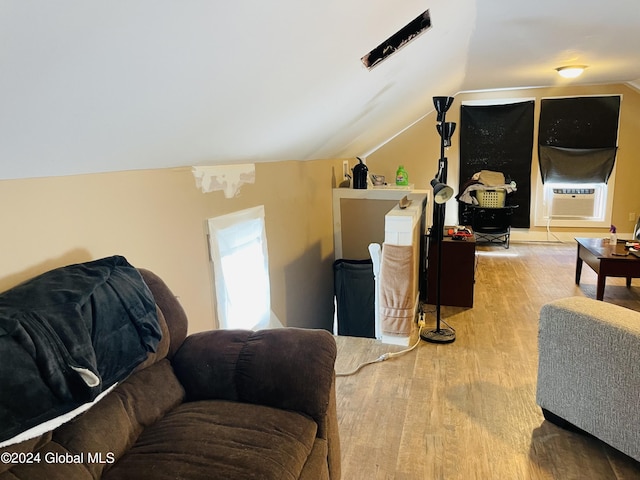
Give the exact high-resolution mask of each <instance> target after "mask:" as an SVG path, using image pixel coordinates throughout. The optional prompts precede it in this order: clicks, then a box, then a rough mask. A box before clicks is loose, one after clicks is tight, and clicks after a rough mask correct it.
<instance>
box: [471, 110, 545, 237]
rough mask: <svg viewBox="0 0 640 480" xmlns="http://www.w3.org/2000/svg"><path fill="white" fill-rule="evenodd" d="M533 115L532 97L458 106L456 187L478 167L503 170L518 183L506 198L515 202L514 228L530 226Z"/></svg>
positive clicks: (479, 168) (510, 179) (506, 175)
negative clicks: (458, 141)
mask: <svg viewBox="0 0 640 480" xmlns="http://www.w3.org/2000/svg"><path fill="white" fill-rule="evenodd" d="M533 119H534V102H533V101H524V102H517V103H509V104H503V105H479V106H478V105H462V106H461V107H460V185H459V188H460V189H461V190H462V188H463V187H464V185H465V183H467V182H468V181H469V179H470V178H471V176H472V175H474V174H475V173H477V172H479V171H480V170H493V171H497V172H502V173H504V175H505V178H506V179H507V182H510V181H515V182H516V184H517V191H515V192H513V193H511V194H509V195H508V198H507V202H508V204H510V205H518V208H516V209H515V210H514V212H513V216H512V217H511V226H513V227H516V228H529V226H530V220H529V217H530V215H529V210H530V206H531V161H532V152H533ZM461 205H462V204H461ZM462 214H463V212H460V217H461V218H460V220H461V223H465V222H464V221H463V220H464V219H463V218H462Z"/></svg>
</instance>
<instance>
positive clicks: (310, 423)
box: [0, 270, 340, 480]
mask: <svg viewBox="0 0 640 480" xmlns="http://www.w3.org/2000/svg"><path fill="white" fill-rule="evenodd" d="M140 273H141V274H142V277H143V279H144V282H145V283H146V284H147V285H148V287H149V289H150V290H151V292H152V294H153V299H154V300H155V303H156V305H157V307H158V318H159V323H160V327H161V330H162V339H161V340H160V343H159V345H158V348H157V349H156V352H155V353H152V354H150V355H149V357H148V358H147V360H146V361H145V362H144V363H143V364H141V365H139V366H138V367H137V368H136V370H135V371H134V372H133V373H132V374H131V375H129V376H128V377H127V378H126V380H124V381H122V382H120V383H119V384H118V385H117V386H116V387H115V389H114V390H112V391H111V392H109V393H108V394H106V396H104V398H102V399H101V400H100V401H99V402H98V403H96V404H95V405H94V406H92V407H91V408H90V409H89V410H88V411H86V412H85V413H83V414H81V415H80V416H78V417H76V418H75V419H73V420H72V421H70V422H68V423H65V424H63V425H61V426H59V427H57V428H56V429H55V430H53V431H52V432H48V433H44V434H42V435H40V436H38V437H37V438H34V439H31V440H27V441H23V442H22V443H18V444H14V445H10V446H7V447H4V448H2V449H0V455H1V458H2V462H0V480H17V479H20V480H27V479H28V480H37V479H48V480H57V479H60V480H69V479H72V480H84V479H97V478H103V479H108V480H113V479H116V480H125V479H135V480H144V479H153V480H162V479H172V480H174V479H190V480H191V479H194V480H195V479H225V480H229V479H243V480H246V479H251V478H255V479H274V480H285V479H306V480H311V479H313V480H318V479H338V478H340V447H339V438H338V425H337V417H336V403H335V376H334V362H335V356H336V345H335V341H334V339H333V337H332V335H331V334H330V333H328V332H326V331H322V330H306V329H295V328H284V329H276V330H263V331H259V332H250V331H229V330H213V331H207V332H203V333H197V334H193V335H190V336H187V318H186V315H185V312H184V311H183V309H182V307H181V306H180V304H179V303H178V301H177V300H176V298H175V296H174V295H173V294H172V292H171V291H170V290H169V288H168V287H167V285H166V284H165V283H164V282H163V281H162V280H161V279H160V278H159V277H158V276H156V275H155V274H153V273H152V272H149V271H146V270H140ZM0 327H1V325H0ZM1 355H2V352H0V356H1ZM3 361H4V360H3ZM0 394H1V393H0Z"/></svg>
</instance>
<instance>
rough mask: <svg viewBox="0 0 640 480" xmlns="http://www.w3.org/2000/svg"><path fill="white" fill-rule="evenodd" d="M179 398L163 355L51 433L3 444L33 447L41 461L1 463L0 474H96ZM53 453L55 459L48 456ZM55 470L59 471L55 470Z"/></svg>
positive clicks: (23, 448)
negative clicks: (7, 469) (67, 460)
mask: <svg viewBox="0 0 640 480" xmlns="http://www.w3.org/2000/svg"><path fill="white" fill-rule="evenodd" d="M183 398H184V390H183V388H182V386H181V385H180V383H179V382H178V380H177V378H176V377H175V375H174V373H173V369H172V368H171V364H170V363H169V361H168V360H167V359H164V360H161V361H160V362H158V363H156V364H154V365H151V366H150V367H149V368H146V369H144V370H142V371H140V372H136V373H134V374H133V375H131V376H130V377H129V378H128V379H127V380H126V381H125V382H123V383H121V384H120V385H118V386H117V387H116V388H115V389H114V390H113V391H112V392H110V393H109V394H108V395H107V396H106V397H105V398H103V399H102V400H101V401H100V402H99V403H97V404H96V405H94V406H93V407H92V408H91V409H90V410H88V411H87V412H85V413H83V414H82V415H81V416H79V417H77V418H76V419H74V420H72V421H71V422H69V423H66V424H65V425H62V426H61V427H58V428H57V429H56V430H55V431H54V432H53V433H48V434H46V435H45V436H43V437H41V438H40V439H37V440H36V439H34V440H29V441H26V442H22V443H20V444H16V445H12V446H10V447H7V448H5V449H4V450H2V451H5V452H10V453H12V454H13V453H19V452H33V453H34V454H39V457H37V458H39V459H40V460H41V461H40V462H34V463H33V464H24V465H20V464H19V462H17V463H16V465H10V464H8V463H4V462H3V463H0V472H2V469H3V468H7V467H10V470H9V471H8V472H5V474H6V476H3V475H2V474H0V480H5V478H6V479H14V478H19V479H34V478H47V479H50V480H52V479H58V478H60V479H65V480H66V479H74V480H76V479H78V480H79V479H83V478H100V476H101V475H102V472H103V470H104V469H106V468H109V467H110V466H111V464H112V463H113V460H117V459H118V458H120V457H122V456H123V455H124V453H125V452H126V450H127V449H129V448H130V447H131V445H133V444H134V442H135V441H136V439H137V438H138V436H139V435H140V433H141V432H142V431H143V430H144V428H146V427H148V426H150V425H152V424H154V423H155V422H157V421H158V420H159V419H160V418H162V417H163V416H164V415H165V414H166V413H167V412H168V411H170V410H172V409H174V408H175V407H176V406H178V405H179V404H180V403H182V400H183ZM56 454H60V455H65V456H66V458H72V461H70V462H69V464H64V463H65V462H64V460H65V457H56V456H55V455H56ZM77 455H82V457H78V456H77ZM90 455H91V458H90ZM21 458H33V456H32V455H28V456H24V455H23V456H22V457H21ZM52 458H53V459H54V461H53V462H50V461H49V460H50V459H52ZM58 458H62V461H58V460H57V459H58ZM77 459H78V460H80V461H76V460H77ZM63 464H64V465H63ZM58 470H60V472H62V473H60V474H58V473H59V472H58ZM63 474H64V475H66V476H64V475H63Z"/></svg>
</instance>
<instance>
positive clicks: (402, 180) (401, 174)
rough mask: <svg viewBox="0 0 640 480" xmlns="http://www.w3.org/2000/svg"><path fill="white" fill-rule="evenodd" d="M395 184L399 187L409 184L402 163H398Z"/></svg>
mask: <svg viewBox="0 0 640 480" xmlns="http://www.w3.org/2000/svg"><path fill="white" fill-rule="evenodd" d="M396 185H398V186H399V187H406V186H408V185H409V175H408V174H407V171H406V170H405V169H404V165H400V166H399V167H398V170H396Z"/></svg>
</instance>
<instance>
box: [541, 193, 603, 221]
mask: <svg viewBox="0 0 640 480" xmlns="http://www.w3.org/2000/svg"><path fill="white" fill-rule="evenodd" d="M595 206H596V190H595V188H554V189H553V198H552V204H551V216H552V217H572V218H590V217H594V216H595Z"/></svg>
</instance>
